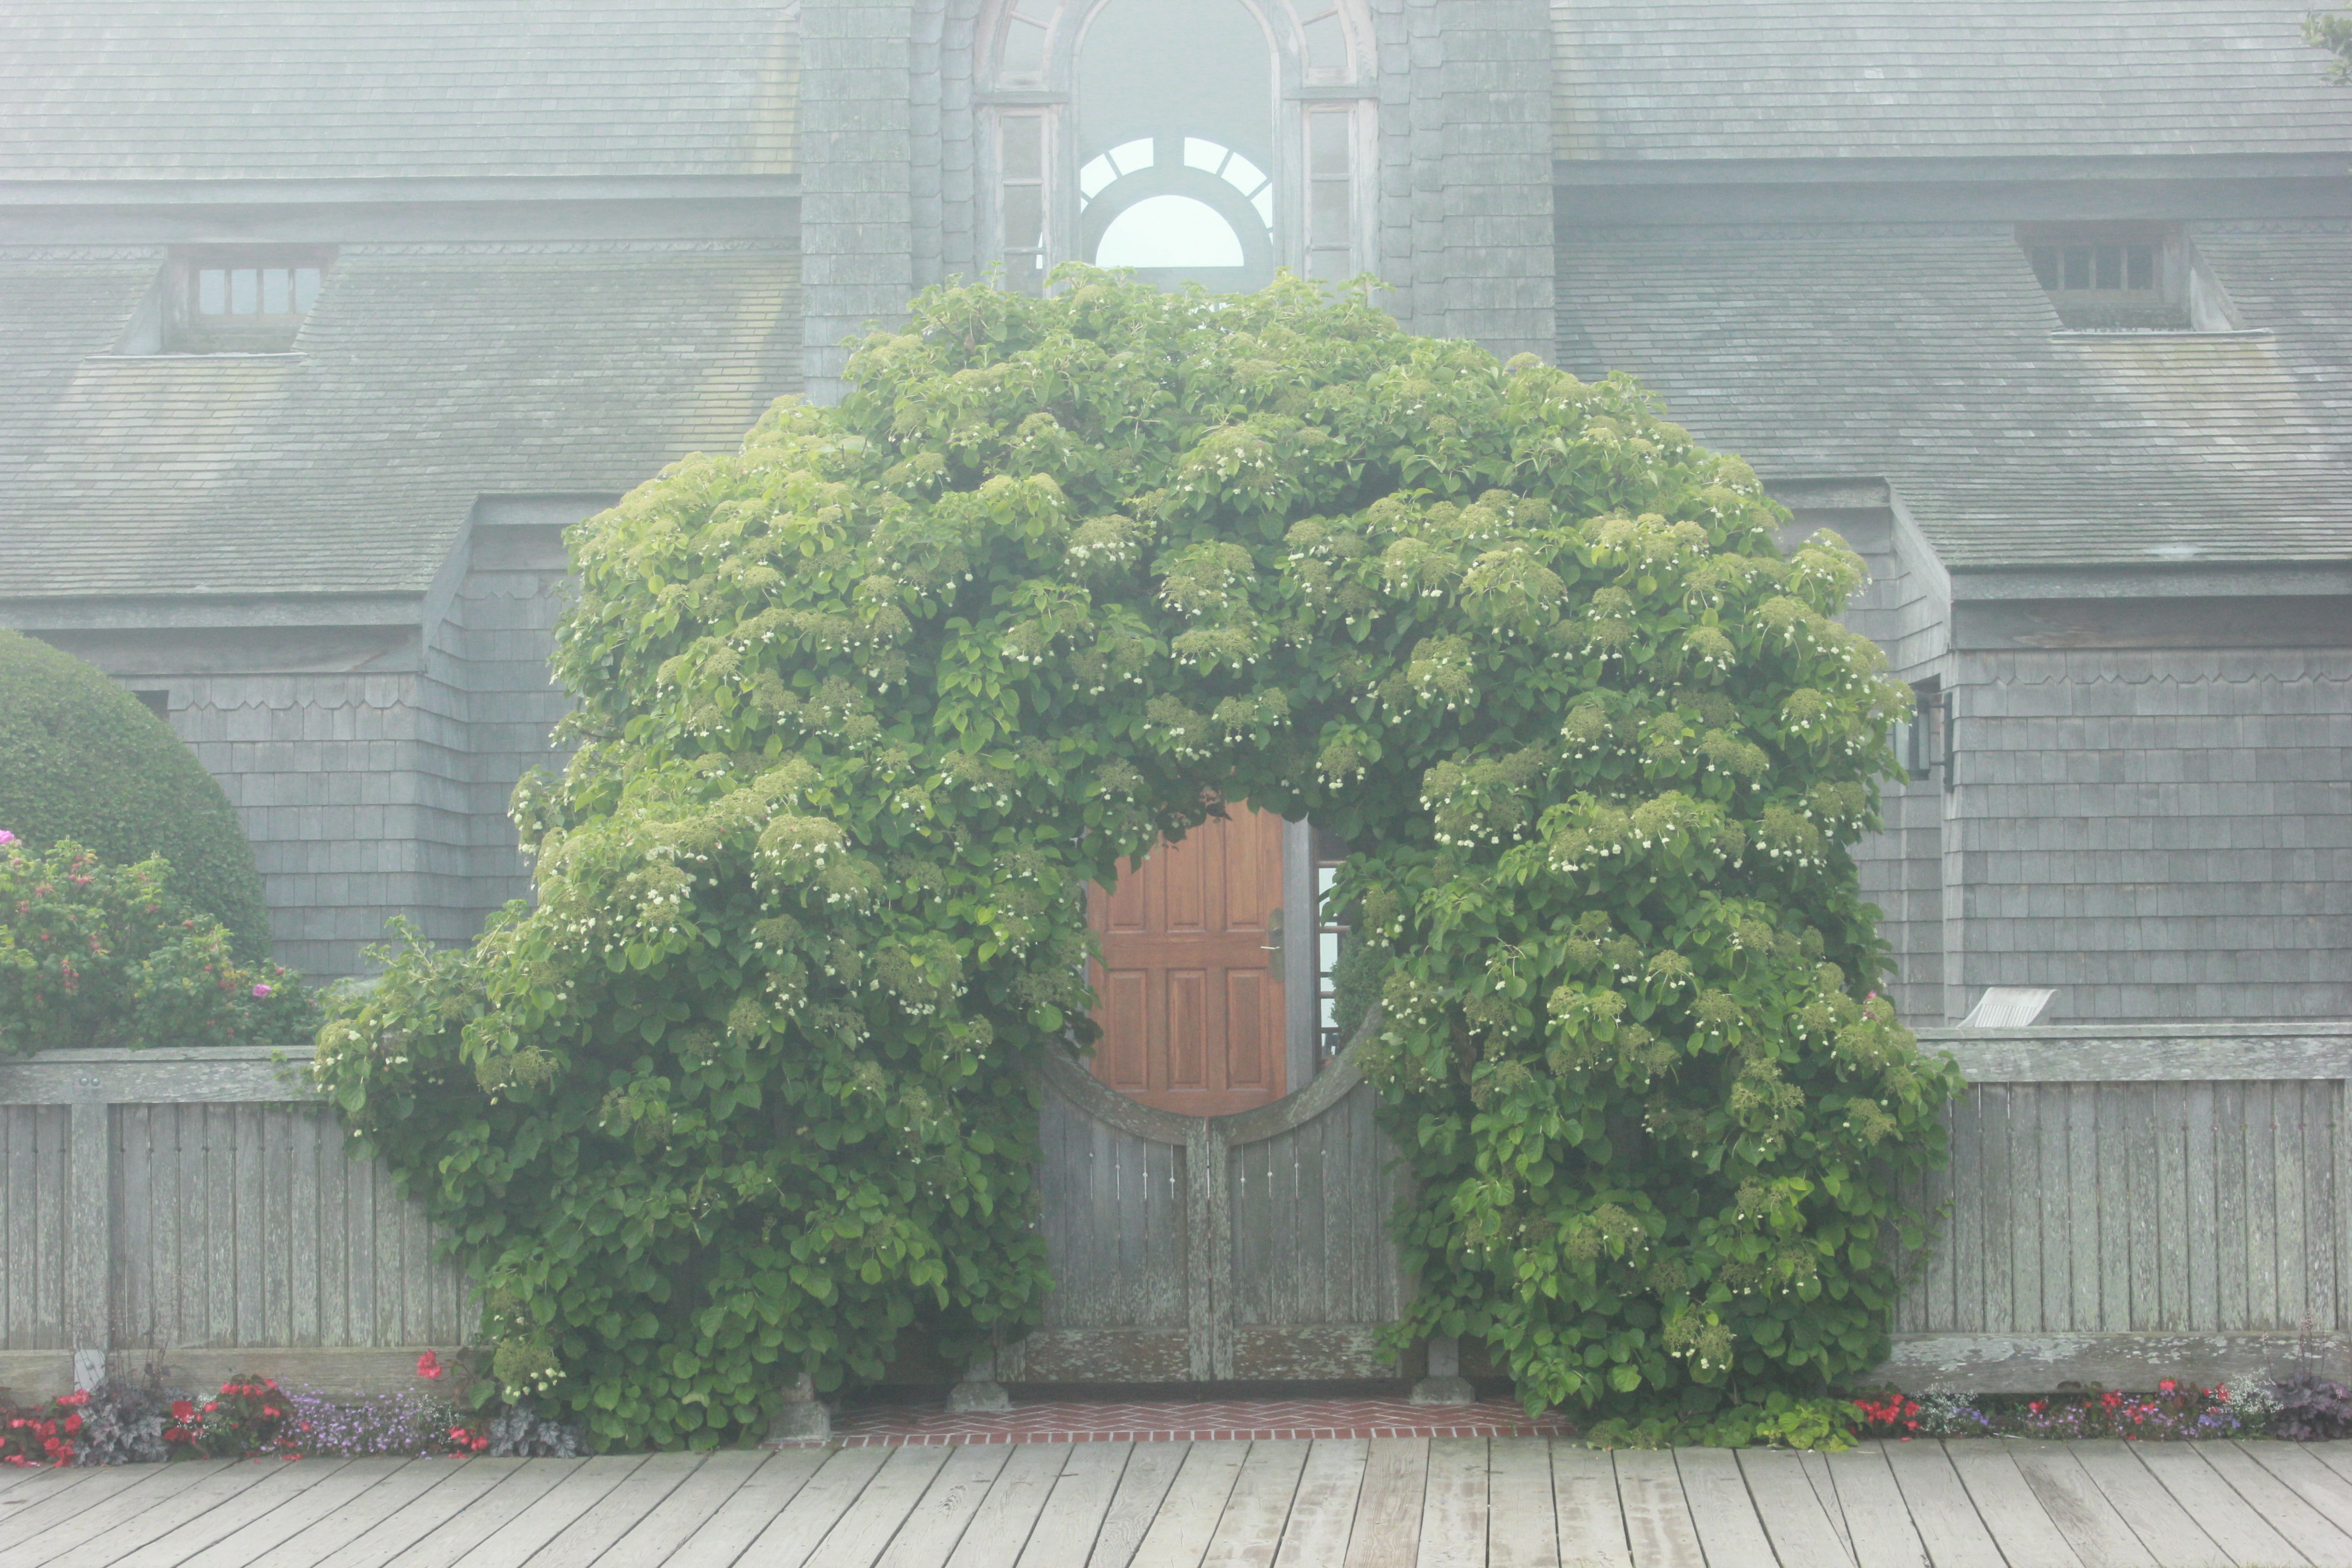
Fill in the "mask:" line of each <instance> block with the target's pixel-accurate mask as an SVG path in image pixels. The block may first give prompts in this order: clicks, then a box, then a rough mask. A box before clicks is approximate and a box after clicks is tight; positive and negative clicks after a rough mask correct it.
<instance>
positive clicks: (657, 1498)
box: [524, 1454, 709, 1568]
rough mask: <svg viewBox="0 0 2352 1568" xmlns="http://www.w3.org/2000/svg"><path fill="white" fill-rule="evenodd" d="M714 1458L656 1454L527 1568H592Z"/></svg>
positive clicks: (533, 1556) (559, 1532)
mask: <svg viewBox="0 0 2352 1568" xmlns="http://www.w3.org/2000/svg"><path fill="white" fill-rule="evenodd" d="M708 1459H709V1456H708V1455H704V1454H652V1455H648V1456H646V1459H645V1461H644V1462H643V1463H642V1464H640V1465H638V1466H637V1468H635V1469H634V1470H631V1471H630V1472H629V1473H628V1474H627V1475H625V1476H624V1477H622V1478H621V1479H620V1480H618V1481H616V1482H615V1483H614V1485H613V1488H612V1489H611V1490H609V1491H607V1492H606V1493H605V1494H604V1496H603V1497H600V1498H598V1499H597V1500H595V1501H594V1502H593V1503H591V1504H589V1505H588V1508H587V1509H586V1510H585V1511H583V1513H582V1514H581V1515H580V1516H579V1517H578V1518H577V1519H574V1520H573V1521H571V1522H570V1523H569V1524H567V1525H564V1526H562V1528H560V1529H559V1530H557V1531H556V1532H555V1534H554V1535H552V1536H551V1537H550V1538H549V1539H548V1541H547V1542H545V1543H544V1544H543V1545H541V1547H540V1548H539V1550H538V1551H536V1552H532V1553H531V1554H530V1557H528V1558H526V1559H524V1562H525V1563H526V1565H527V1568H588V1564H590V1563H596V1562H599V1561H601V1560H602V1559H603V1558H604V1553H605V1552H607V1551H608V1550H609V1549H611V1548H612V1547H613V1546H614V1544H616V1543H617V1542H619V1541H620V1540H621V1539H622V1537H624V1536H625V1535H627V1534H628V1533H629V1532H630V1531H632V1530H635V1528H636V1527H637V1525H638V1524H640V1523H642V1522H643V1521H644V1520H645V1518H646V1515H647V1514H649V1513H651V1512H653V1510H655V1509H656V1508H658V1507H660V1506H661V1504H662V1503H663V1502H664V1501H665V1500H667V1499H668V1497H669V1494H670V1493H671V1492H673V1491H675V1490H677V1489H678V1487H679V1486H681V1485H682V1484H684V1483H685V1482H686V1481H687V1480H688V1479H689V1478H690V1477H692V1476H693V1475H694V1474H695V1472H696V1471H698V1470H699V1469H700V1468H702V1466H703V1465H704V1463H705V1462H707V1460H708Z"/></svg>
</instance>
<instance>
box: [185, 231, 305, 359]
mask: <svg viewBox="0 0 2352 1568" xmlns="http://www.w3.org/2000/svg"><path fill="white" fill-rule="evenodd" d="M332 262H333V256H332V253H331V252H330V251H326V250H322V249H320V248H319V247H308V246H267V247H264V246H241V247H218V246H205V247H190V248H187V249H185V250H182V251H178V252H175V253H174V254H173V258H172V260H171V262H170V263H169V265H168V267H167V269H166V275H165V287H166V295H167V301H166V302H167V306H168V309H167V310H166V332H165V340H164V346H165V347H166V348H167V349H168V350H169V351H170V352H173V353H285V352H286V351H288V350H289V349H291V348H292V347H293V346H294V340H295V337H296V335H297V334H298V333H299V331H300V330H301V326H302V322H303V320H304V318H306V317H307V316H308V315H309V314H310V308H311V307H312V306H313V305H315V304H317V303H318V300H319V296H320V292H321V291H322V290H323V289H324V288H325V287H326V278H327V273H328V271H329V269H330V268H331V266H332Z"/></svg>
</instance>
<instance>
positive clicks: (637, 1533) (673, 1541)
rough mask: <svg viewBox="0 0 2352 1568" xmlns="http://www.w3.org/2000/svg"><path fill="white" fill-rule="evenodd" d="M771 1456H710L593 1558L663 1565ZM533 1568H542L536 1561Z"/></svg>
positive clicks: (732, 1452)
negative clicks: (598, 1555) (601, 1553)
mask: <svg viewBox="0 0 2352 1568" xmlns="http://www.w3.org/2000/svg"><path fill="white" fill-rule="evenodd" d="M771 1458H772V1456H771V1455H768V1454H764V1453H761V1451H760V1450H759V1449H757V1448H728V1449H722V1450H720V1451H719V1452H718V1453H715V1454H706V1455H704V1456H703V1457H702V1463H700V1464H699V1465H697V1466H696V1467H695V1468H694V1469H693V1471H692V1473H690V1474H688V1475H687V1476H684V1477H681V1478H680V1479H678V1481H677V1485H675V1486H673V1487H672V1488H671V1489H669V1491H668V1492H667V1494H666V1495H665V1496H664V1497H663V1498H662V1500H660V1501H659V1502H657V1503H656V1504H654V1505H653V1507H652V1508H650V1509H648V1510H646V1512H645V1514H643V1515H642V1516H641V1517H640V1518H638V1519H637V1520H636V1521H635V1522H634V1523H632V1524H631V1525H629V1526H628V1527H627V1528H626V1529H625V1530H624V1531H622V1532H621V1533H620V1535H619V1536H618V1537H616V1538H615V1539H614V1542H613V1543H612V1545H610V1546H609V1547H607V1548H605V1550H604V1555H602V1556H600V1557H597V1558H594V1559H593V1562H594V1563H595V1564H596V1568H660V1565H661V1564H662V1563H667V1562H668V1561H669V1559H670V1558H671V1556H673V1555H674V1554H675V1553H676V1552H677V1549H678V1547H679V1546H680V1545H681V1544H682V1543H683V1542H685V1540H686V1538H687V1537H688V1535H691V1534H692V1533H693V1532H694V1531H695V1529H696V1528H697V1527H698V1526H699V1525H700V1524H701V1523H702V1521H704V1520H706V1519H709V1518H711V1517H712V1516H713V1515H715V1514H716V1513H717V1512H718V1511H719V1510H720V1509H722V1508H724V1507H725V1506H726V1504H727V1500H728V1499H730V1498H731V1497H733V1496H734V1495H735V1492H736V1489H738V1488H740V1486H742V1485H743V1483H744V1482H745V1481H746V1480H748V1479H751V1477H752V1476H753V1475H755V1474H757V1473H758V1471H759V1469H760V1468H761V1466H762V1465H764V1464H766V1463H768V1462H769V1460H770V1459H771ZM531 1568H541V1564H540V1563H539V1562H538V1561H537V1560H536V1559H534V1560H533V1562H532V1563H531Z"/></svg>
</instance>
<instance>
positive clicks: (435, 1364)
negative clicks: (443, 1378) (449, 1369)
mask: <svg viewBox="0 0 2352 1568" xmlns="http://www.w3.org/2000/svg"><path fill="white" fill-rule="evenodd" d="M444 1370H445V1369H444V1368H443V1367H442V1365H441V1358H440V1357H439V1356H438V1355H436V1354H435V1353H434V1352H431V1351H426V1352H425V1353H424V1354H423V1355H421V1356H418V1357H417V1358H416V1375H417V1376H419V1377H438V1376H440V1375H441V1373H442V1372H443V1371H444Z"/></svg>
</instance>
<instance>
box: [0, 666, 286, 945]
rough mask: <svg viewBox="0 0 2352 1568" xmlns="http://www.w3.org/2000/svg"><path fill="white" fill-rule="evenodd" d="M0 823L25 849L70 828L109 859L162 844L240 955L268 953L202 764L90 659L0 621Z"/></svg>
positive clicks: (221, 803)
mask: <svg viewBox="0 0 2352 1568" xmlns="http://www.w3.org/2000/svg"><path fill="white" fill-rule="evenodd" d="M0 827H5V828H7V829H8V830H10V831H11V832H13V833H15V834H16V836H17V837H20V838H22V839H24V840H25V842H26V846H27V847H30V848H32V849H35V850H42V849H46V848H47V847H49V846H50V845H52V844H54V843H56V842H57V841H58V840H59V839H61V838H70V839H72V840H74V841H75V842H76V843H78V844H80V845H83V846H84V847H88V848H89V849H93V850H95V851H97V853H98V855H99V856H100V858H102V859H105V860H108V861H111V862H113V863H115V864H118V865H125V866H128V865H135V864H136V863H138V862H139V861H142V860H144V859H147V858H149V857H151V856H155V855H160V856H162V857H163V858H165V859H166V860H169V861H170V862H171V863H172V882H173V890H174V891H175V892H176V893H177V894H178V895H179V896H180V897H181V898H182V899H184V900H186V901H187V902H188V903H189V904H191V905H193V906H194V907H195V908H196V909H199V910H204V911H205V913H207V914H209V915H211V916H212V917H213V918H214V919H215V920H217V921H220V922H221V924H223V925H225V926H226V927H227V928H228V930H229V932H230V934H231V935H232V936H233V937H235V938H236V952H237V956H238V957H240V958H242V959H246V960H248V961H251V960H257V959H262V958H267V957H268V955H269V951H270V942H269V917H268V913H267V911H266V910H264V908H263V906H262V902H261V877H260V874H259V873H258V872H257V871H256V870H255V869H254V866H253V847H252V846H251V845H249V844H247V842H246V838H245V830H244V829H243V828H242V827H240V826H237V820H236V812H235V811H234V810H232V809H231V808H230V806H229V804H228V797H227V796H226V795H223V794H222V793H221V787H220V785H219V784H215V782H214V781H213V776H212V775H211V774H210V773H206V772H205V769H204V764H203V763H199V762H197V761H196V758H195V754H194V752H190V751H189V750H188V748H187V747H185V746H184V745H182V744H181V743H180V739H179V737H178V736H176V735H174V734H173V733H172V730H171V727H170V726H169V725H167V724H165V723H164V722H163V721H162V720H160V719H158V718H156V717H155V715H154V714H152V713H151V712H149V711H148V710H147V709H146V707H145V706H144V705H143V704H142V703H141V702H140V700H138V699H137V698H135V697H133V696H131V694H130V693H129V692H127V691H125V690H123V689H121V687H119V686H117V685H115V684H114V682H113V681H111V680H110V679H107V678H106V677H105V676H104V675H103V674H101V673H100V671H98V670H97V669H96V668H92V667H91V666H89V665H87V664H84V663H83V662H82V661H81V660H79V659H78V658H73V657H72V656H71V655H68V654H64V653H60V652H58V650H57V649H56V648H53V647H49V646H48V645H47V643H43V642H37V641H35V640H34V639H33V638H31V637H19V636H17V635H16V633H14V632H0Z"/></svg>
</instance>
